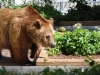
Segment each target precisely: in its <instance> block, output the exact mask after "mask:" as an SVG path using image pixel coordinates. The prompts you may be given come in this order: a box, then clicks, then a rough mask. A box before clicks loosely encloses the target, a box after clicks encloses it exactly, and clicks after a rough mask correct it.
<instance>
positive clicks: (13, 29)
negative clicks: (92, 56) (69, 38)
mask: <svg viewBox="0 0 100 75" xmlns="http://www.w3.org/2000/svg"><path fill="white" fill-rule="evenodd" d="M53 34H54V30H53V19H50V20H47V19H45V18H43V17H41V16H40V15H39V13H38V12H37V11H36V10H35V9H33V8H32V7H30V6H27V7H24V8H22V9H19V10H14V9H8V8H5V9H0V50H1V49H3V48H7V49H10V52H11V57H12V58H13V59H15V61H17V62H20V63H26V62H27V61H29V60H28V57H27V53H28V49H30V48H31V49H32V51H33V55H35V57H37V56H38V53H39V52H40V50H41V48H42V46H44V47H47V46H50V47H54V46H55V42H54V39H53ZM32 43H33V47H32ZM36 46H37V50H36V49H35V50H36V54H35V53H34V49H33V48H35V47H36ZM0 56H1V54H0ZM32 57H34V56H32Z"/></svg>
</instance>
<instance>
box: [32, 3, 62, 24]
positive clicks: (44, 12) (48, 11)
mask: <svg viewBox="0 0 100 75" xmlns="http://www.w3.org/2000/svg"><path fill="white" fill-rule="evenodd" d="M33 7H34V8H35V9H36V10H37V11H38V12H39V13H40V15H41V16H43V17H45V18H46V19H49V18H51V17H52V18H53V19H54V20H55V23H57V22H59V21H60V20H61V18H62V13H61V12H60V11H58V10H57V9H55V8H54V7H53V6H52V5H47V4H46V5H45V6H38V5H34V6H33Z"/></svg>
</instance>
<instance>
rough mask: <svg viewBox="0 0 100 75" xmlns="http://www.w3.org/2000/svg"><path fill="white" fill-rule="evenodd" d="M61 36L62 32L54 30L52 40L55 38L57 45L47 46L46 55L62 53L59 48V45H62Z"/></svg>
mask: <svg viewBox="0 0 100 75" xmlns="http://www.w3.org/2000/svg"><path fill="white" fill-rule="evenodd" d="M62 36H63V34H62V33H60V32H57V31H56V32H55V35H54V40H55V42H56V44H57V45H56V47H54V48H48V55H50V56H53V55H56V54H61V53H62V52H61V50H60V48H61V45H62V40H63V39H62Z"/></svg>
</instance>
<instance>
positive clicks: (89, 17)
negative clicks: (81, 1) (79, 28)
mask: <svg viewBox="0 0 100 75" xmlns="http://www.w3.org/2000/svg"><path fill="white" fill-rule="evenodd" d="M85 8H87V9H86V10H85V9H82V10H76V9H75V8H71V9H69V10H68V13H67V14H65V15H64V20H65V21H94V20H100V14H99V13H100V6H93V7H90V6H86V7H85Z"/></svg>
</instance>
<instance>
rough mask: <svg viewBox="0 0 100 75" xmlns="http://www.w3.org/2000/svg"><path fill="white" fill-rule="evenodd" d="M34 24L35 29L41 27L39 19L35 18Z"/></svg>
mask: <svg viewBox="0 0 100 75" xmlns="http://www.w3.org/2000/svg"><path fill="white" fill-rule="evenodd" d="M34 26H35V27H36V28H37V29H40V28H41V21H40V20H39V19H37V20H36V22H35V24H34Z"/></svg>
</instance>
